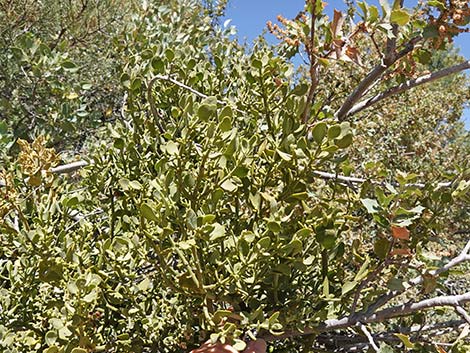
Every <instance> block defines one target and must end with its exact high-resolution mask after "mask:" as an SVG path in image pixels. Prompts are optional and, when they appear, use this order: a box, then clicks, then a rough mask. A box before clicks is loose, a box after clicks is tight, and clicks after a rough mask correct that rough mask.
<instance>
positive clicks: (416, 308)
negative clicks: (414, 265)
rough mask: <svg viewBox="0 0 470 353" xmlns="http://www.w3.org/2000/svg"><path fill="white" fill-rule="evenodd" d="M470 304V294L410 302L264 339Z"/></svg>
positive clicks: (271, 339)
mask: <svg viewBox="0 0 470 353" xmlns="http://www.w3.org/2000/svg"><path fill="white" fill-rule="evenodd" d="M468 302H470V292H467V293H465V294H460V295H448V296H439V297H435V298H431V299H425V300H422V301H419V302H416V303H413V302H408V303H405V304H401V305H396V306H392V307H390V308H387V309H383V310H381V311H378V312H376V313H373V314H367V313H357V314H354V315H350V316H346V317H343V318H341V319H330V320H326V321H324V322H322V323H320V324H318V325H317V326H315V327H309V328H305V329H303V330H302V331H286V332H284V333H283V334H282V335H278V336H275V335H272V334H265V335H263V337H262V338H264V339H265V340H268V341H274V340H279V339H284V338H290V337H296V336H304V335H310V334H318V333H322V332H328V331H334V330H339V329H345V328H350V327H354V326H356V325H357V324H358V323H362V324H370V323H378V322H385V321H388V320H390V319H394V318H398V317H402V316H409V315H412V314H413V313H416V312H420V311H423V310H427V309H432V308H437V307H454V308H455V307H458V306H462V305H464V304H465V303H468Z"/></svg>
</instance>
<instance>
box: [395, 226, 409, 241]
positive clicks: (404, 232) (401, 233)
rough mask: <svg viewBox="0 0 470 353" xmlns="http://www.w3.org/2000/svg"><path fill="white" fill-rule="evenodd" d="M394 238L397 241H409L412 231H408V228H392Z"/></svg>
mask: <svg viewBox="0 0 470 353" xmlns="http://www.w3.org/2000/svg"><path fill="white" fill-rule="evenodd" d="M392 236H393V237H394V238H395V239H403V240H409V239H410V231H409V230H408V229H406V227H395V226H392Z"/></svg>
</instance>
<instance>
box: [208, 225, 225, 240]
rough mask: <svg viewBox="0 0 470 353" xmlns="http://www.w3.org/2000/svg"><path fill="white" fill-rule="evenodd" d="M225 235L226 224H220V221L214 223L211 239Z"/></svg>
mask: <svg viewBox="0 0 470 353" xmlns="http://www.w3.org/2000/svg"><path fill="white" fill-rule="evenodd" d="M224 236H225V226H223V225H221V224H219V223H214V229H213V230H212V232H211V234H210V236H209V239H210V240H211V241H215V240H217V239H219V238H223V237H224Z"/></svg>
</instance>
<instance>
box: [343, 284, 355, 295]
mask: <svg viewBox="0 0 470 353" xmlns="http://www.w3.org/2000/svg"><path fill="white" fill-rule="evenodd" d="M356 286H357V282H356V281H347V282H346V283H345V284H343V286H342V287H341V295H345V294H346V293H348V292H350V291H352V290H353V289H354V288H355V287H356Z"/></svg>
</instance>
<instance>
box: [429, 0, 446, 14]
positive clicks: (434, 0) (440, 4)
mask: <svg viewBox="0 0 470 353" xmlns="http://www.w3.org/2000/svg"><path fill="white" fill-rule="evenodd" d="M428 5H429V6H433V7H437V8H439V9H440V10H443V11H445V10H446V4H445V3H444V2H442V1H439V0H428Z"/></svg>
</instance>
